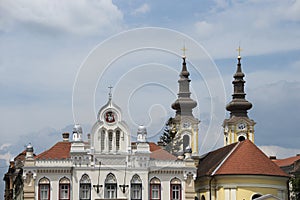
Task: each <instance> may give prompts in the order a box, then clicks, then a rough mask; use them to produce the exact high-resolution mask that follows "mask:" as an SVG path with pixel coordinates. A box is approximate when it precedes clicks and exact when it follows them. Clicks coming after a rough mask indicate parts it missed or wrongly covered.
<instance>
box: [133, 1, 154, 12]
mask: <svg viewBox="0 0 300 200" xmlns="http://www.w3.org/2000/svg"><path fill="white" fill-rule="evenodd" d="M150 10H151V9H150V6H149V4H147V3H144V4H143V5H141V6H140V7H138V8H137V9H135V10H133V11H132V13H131V14H132V15H138V14H145V13H148V12H150Z"/></svg>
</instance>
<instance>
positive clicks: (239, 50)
mask: <svg viewBox="0 0 300 200" xmlns="http://www.w3.org/2000/svg"><path fill="white" fill-rule="evenodd" d="M236 50H237V52H238V53H239V54H238V58H241V51H242V50H243V49H241V46H240V45H239V48H237V49H236Z"/></svg>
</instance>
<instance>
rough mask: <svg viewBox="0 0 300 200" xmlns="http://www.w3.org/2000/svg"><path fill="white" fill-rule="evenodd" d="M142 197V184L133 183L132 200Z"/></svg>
mask: <svg viewBox="0 0 300 200" xmlns="http://www.w3.org/2000/svg"><path fill="white" fill-rule="evenodd" d="M141 199H142V184H131V200H141Z"/></svg>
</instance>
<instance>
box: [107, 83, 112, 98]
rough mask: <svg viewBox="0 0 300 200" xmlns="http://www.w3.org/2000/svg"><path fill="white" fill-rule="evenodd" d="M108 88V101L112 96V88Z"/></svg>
mask: <svg viewBox="0 0 300 200" xmlns="http://www.w3.org/2000/svg"><path fill="white" fill-rule="evenodd" d="M108 88H109V93H108V97H109V99H111V97H112V94H111V89H112V88H113V86H111V85H110V86H108Z"/></svg>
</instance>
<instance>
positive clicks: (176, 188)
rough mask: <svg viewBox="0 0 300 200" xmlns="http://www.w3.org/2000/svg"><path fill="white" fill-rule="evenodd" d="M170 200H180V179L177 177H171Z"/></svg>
mask: <svg viewBox="0 0 300 200" xmlns="http://www.w3.org/2000/svg"><path fill="white" fill-rule="evenodd" d="M170 190H171V194H170V196H171V200H181V181H180V180H179V179H178V178H173V179H172V180H171V184H170Z"/></svg>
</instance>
